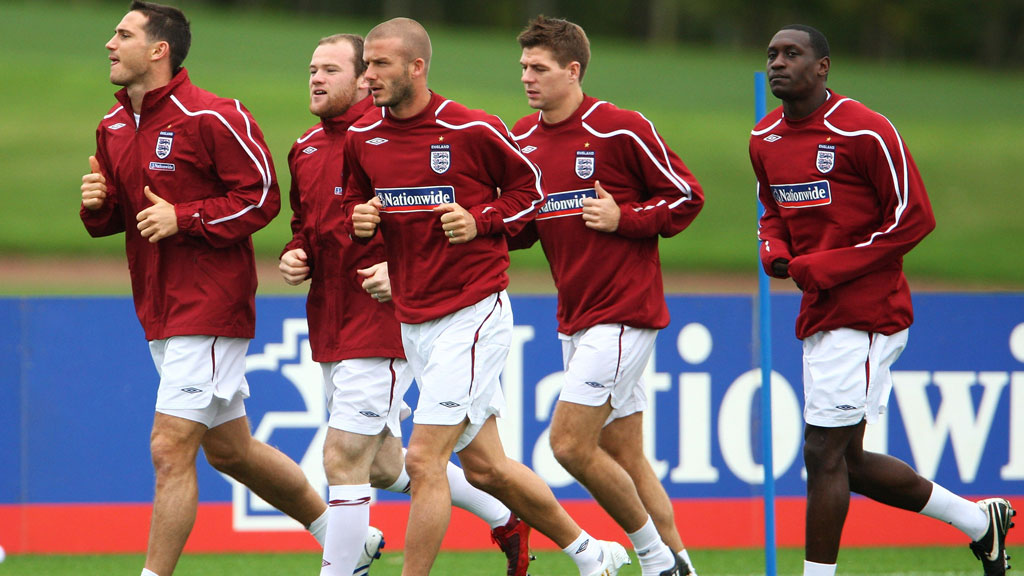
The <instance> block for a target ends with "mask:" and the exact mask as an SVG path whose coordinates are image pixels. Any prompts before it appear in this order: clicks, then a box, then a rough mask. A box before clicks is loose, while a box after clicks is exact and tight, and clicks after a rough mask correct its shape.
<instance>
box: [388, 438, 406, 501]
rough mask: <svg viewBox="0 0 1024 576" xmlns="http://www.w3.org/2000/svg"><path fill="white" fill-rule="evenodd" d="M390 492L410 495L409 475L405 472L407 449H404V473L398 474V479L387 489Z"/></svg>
mask: <svg viewBox="0 0 1024 576" xmlns="http://www.w3.org/2000/svg"><path fill="white" fill-rule="evenodd" d="M385 490H387V491H388V492H394V493H395V494H408V493H409V473H408V472H406V471H405V448H403V449H402V471H401V472H399V473H398V479H397V480H395V483H394V484H392V485H391V486H388V487H387V488H385Z"/></svg>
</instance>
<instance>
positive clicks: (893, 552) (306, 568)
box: [0, 546, 980, 576]
mask: <svg viewBox="0 0 1024 576" xmlns="http://www.w3.org/2000/svg"><path fill="white" fill-rule="evenodd" d="M690 555H691V557H692V558H693V561H694V563H695V564H696V568H697V571H698V572H699V573H700V574H703V575H705V576H712V575H713V576H748V575H749V576H753V575H757V574H764V552H763V551H762V550H692V551H691V552H690ZM537 556H538V559H537V560H536V561H534V562H533V563H532V564H531V565H530V574H532V575H533V576H562V575H573V574H577V571H576V567H575V565H574V564H573V563H572V561H571V560H570V559H569V558H568V557H566V556H565V555H564V554H562V553H560V552H549V551H544V552H538V553H537ZM802 558H803V552H802V551H801V550H797V549H790V548H786V549H781V550H779V553H778V574H779V575H780V576H790V575H793V576H798V575H799V574H801V573H802V570H803V560H802ZM142 562H143V556H141V555H104V556H34V555H28V556H10V557H8V559H7V562H5V563H4V564H3V565H0V574H3V575H4V576H51V575H54V576H56V575H64V574H74V575H75V576H108V575H110V574H134V573H137V572H138V571H139V570H141V567H142ZM633 562H634V563H633V565H632V566H628V567H626V568H624V569H623V570H622V571H621V572H620V573H619V574H620V575H621V576H636V575H639V574H640V568H639V566H638V565H637V564H636V558H635V557H634V559H633ZM319 565H320V558H319V556H318V555H315V554H186V555H184V556H183V557H182V559H181V562H180V563H179V564H178V568H177V570H175V574H178V575H180V576H221V575H223V574H248V575H251V576H261V575H270V574H274V575H277V574H310V573H313V572H314V571H315V570H316V569H317V567H318V566H319ZM401 569H402V561H401V554H399V553H397V552H386V553H385V554H384V556H383V557H382V558H381V559H380V560H377V561H376V562H374V564H373V566H372V574H373V576H393V575H394V576H397V575H398V574H400V573H401ZM504 569H505V566H504V558H503V557H502V556H501V555H500V554H498V553H497V552H449V553H443V554H441V555H440V557H439V558H438V560H437V563H436V564H435V565H434V569H433V570H432V572H433V573H435V574H453V575H458V576H493V575H495V574H503V573H504ZM979 572H980V566H979V565H978V561H977V560H975V559H974V557H973V556H972V555H971V553H970V552H969V551H968V550H967V547H966V546H961V547H951V548H950V547H927V548H851V549H847V550H843V551H842V552H841V553H840V558H839V573H840V574H843V575H844V576H860V575H864V576H867V575H881V574H892V575H900V576H911V575H913V576H974V575H975V574H977V573H979Z"/></svg>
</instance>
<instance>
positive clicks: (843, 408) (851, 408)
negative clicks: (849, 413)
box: [836, 404, 857, 410]
mask: <svg viewBox="0 0 1024 576" xmlns="http://www.w3.org/2000/svg"><path fill="white" fill-rule="evenodd" d="M856 409H857V407H856V406H850V405H849V404H840V405H839V406H836V410H856Z"/></svg>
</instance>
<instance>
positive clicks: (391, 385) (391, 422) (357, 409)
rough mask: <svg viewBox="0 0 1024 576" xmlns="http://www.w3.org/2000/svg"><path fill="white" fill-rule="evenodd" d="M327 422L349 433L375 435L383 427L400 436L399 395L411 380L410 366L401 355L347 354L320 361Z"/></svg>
mask: <svg viewBox="0 0 1024 576" xmlns="http://www.w3.org/2000/svg"><path fill="white" fill-rule="evenodd" d="M320 366H321V368H322V369H323V372H324V390H325V392H326V393H327V410H328V412H329V413H330V419H329V420H328V421H327V425H328V426H330V427H331V428H337V429H338V430H344V431H345V432H351V433H353V434H364V435H366V436H376V435H377V434H380V432H381V430H383V429H384V428H385V427H387V429H388V431H389V432H390V433H391V435H392V436H394V437H395V438H401V437H402V426H401V418H400V412H401V409H402V406H403V405H404V402H403V401H402V398H403V397H405V393H406V392H407V391H408V390H409V385H410V384H412V370H410V369H409V364H408V362H406V361H405V360H402V359H401V358H351V359H349V360H342V361H341V362H324V363H322V364H321V365H320Z"/></svg>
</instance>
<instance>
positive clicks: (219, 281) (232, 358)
mask: <svg viewBox="0 0 1024 576" xmlns="http://www.w3.org/2000/svg"><path fill="white" fill-rule="evenodd" d="M190 43H191V32H190V27H189V22H188V20H186V18H185V16H184V14H182V12H181V11H180V10H178V9H177V8H172V7H168V6H161V5H159V4H152V3H147V2H133V3H132V4H131V8H130V11H129V12H128V13H127V14H126V15H125V16H124V18H123V19H122V20H121V22H120V23H119V24H118V25H117V28H116V31H115V33H114V36H113V38H111V39H110V41H109V42H107V45H106V48H107V50H108V51H109V52H110V81H111V82H112V83H113V84H116V85H118V86H122V87H123V88H122V89H121V90H120V91H118V92H117V94H116V98H117V101H118V102H117V104H116V105H114V107H113V108H111V110H110V112H109V113H107V115H106V116H104V118H103V120H102V121H101V122H100V125H99V127H98V128H97V130H96V155H95V156H91V157H90V158H89V163H90V168H91V172H90V173H89V174H86V175H85V176H83V177H82V187H81V189H82V206H81V210H80V214H81V218H82V221H83V223H84V224H85V227H86V229H87V230H88V231H89V233H90V234H91V235H93V236H107V235H112V234H121V233H123V234H124V235H125V248H126V251H127V254H128V266H129V270H130V272H131V279H132V292H133V294H134V299H135V309H136V313H137V315H138V317H139V321H140V322H141V324H142V327H143V329H144V331H145V335H146V339H147V340H148V341H149V346H150V352H151V353H152V356H153V362H154V364H155V365H156V369H157V372H158V373H159V374H160V385H159V389H158V391H157V400H156V415H155V416H154V419H153V430H152V435H151V437H150V450H151V453H152V458H153V467H154V469H155V472H156V486H155V494H154V497H153V515H152V520H151V525H150V532H149V544H148V547H147V550H146V564H145V568H144V569H143V570H142V574H143V575H144V576H153V575H158V576H170V574H172V573H173V572H174V567H175V565H176V564H177V562H178V558H179V557H180V556H181V551H182V548H183V547H184V546H185V541H186V540H187V539H188V535H189V533H190V532H191V530H192V525H193V523H194V522H195V517H196V510H197V506H198V486H197V483H196V469H195V466H196V462H195V460H196V454H197V453H198V451H199V448H200V446H201V447H202V448H203V451H204V452H205V454H206V458H207V460H208V461H209V462H210V463H211V464H212V465H213V467H214V468H216V469H217V470H219V471H221V472H223V473H225V474H227V475H229V476H231V477H233V478H234V479H236V480H237V481H239V482H241V483H242V484H244V485H246V486H248V487H249V488H250V489H251V490H252V491H253V492H254V493H255V494H256V495H258V496H259V497H260V498H262V499H263V500H265V501H266V502H268V503H270V504H272V505H273V506H275V507H276V508H278V509H279V510H281V511H282V512H284V513H286V514H288V515H289V516H291V517H292V518H294V519H296V520H298V521H299V522H301V523H302V524H303V525H304V526H307V527H309V529H310V531H311V532H312V533H313V535H314V536H316V537H317V539H318V540H321V542H322V538H323V532H324V531H325V529H326V521H327V520H326V518H327V517H326V505H325V504H324V501H323V498H322V497H321V496H320V495H319V494H318V493H317V492H316V490H314V489H313V487H312V486H310V484H309V482H308V481H307V480H306V477H305V475H303V473H302V470H301V469H300V468H299V466H298V465H297V464H295V462H293V461H292V460H290V459H289V458H288V457H287V456H285V455H284V454H282V453H281V452H279V451H277V450H275V449H274V448H271V447H270V446H267V445H266V444H264V443H262V442H259V441H257V440H255V439H254V438H253V437H252V435H251V433H250V431H249V424H248V420H247V419H246V417H245V405H244V402H243V399H244V398H246V397H247V396H248V395H249V389H248V384H247V382H246V379H245V357H246V352H247V350H248V346H249V341H250V339H251V338H252V337H253V334H254V330H255V293H256V267H255V263H254V259H253V248H252V240H251V238H250V236H251V235H252V233H253V232H255V231H256V230H259V229H260V228H262V227H263V226H265V225H266V224H267V222H269V221H270V220H271V219H272V218H273V217H274V216H275V215H276V214H277V212H278V209H279V207H280V196H279V192H278V186H277V181H276V179H275V175H274V166H273V164H272V162H271V158H270V152H269V151H268V150H267V146H266V144H265V142H264V141H263V135H262V133H261V132H260V130H259V128H258V127H257V126H256V123H255V122H254V121H253V119H252V117H251V116H250V114H249V112H248V111H247V110H246V109H245V108H244V107H243V106H242V105H241V104H240V103H239V102H238V101H237V100H229V99H226V98H219V97H217V96H215V95H213V94H211V93H209V92H207V91H205V90H202V89H200V88H198V87H196V86H195V85H193V84H192V83H191V82H190V81H189V76H188V72H187V71H186V70H185V69H184V68H182V67H181V65H182V62H183V61H184V60H185V57H186V55H187V54H188V49H189V45H190Z"/></svg>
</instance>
